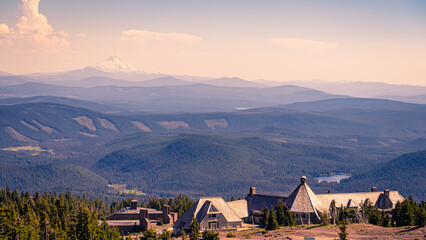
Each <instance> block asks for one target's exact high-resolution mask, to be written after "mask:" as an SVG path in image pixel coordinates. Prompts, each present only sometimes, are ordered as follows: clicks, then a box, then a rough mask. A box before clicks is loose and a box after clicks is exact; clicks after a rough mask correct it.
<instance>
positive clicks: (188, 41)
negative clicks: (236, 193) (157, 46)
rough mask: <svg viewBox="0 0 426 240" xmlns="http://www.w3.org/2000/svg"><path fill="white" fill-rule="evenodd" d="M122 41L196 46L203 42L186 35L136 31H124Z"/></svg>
mask: <svg viewBox="0 0 426 240" xmlns="http://www.w3.org/2000/svg"><path fill="white" fill-rule="evenodd" d="M121 39H122V40H123V41H136V42H138V43H140V44H145V43H152V42H164V43H172V44H185V45H194V44H197V43H199V42H200V41H201V37H198V36H194V35H189V34H184V33H177V32H172V33H162V32H149V31H142V30H136V29H131V30H127V31H122V33H121Z"/></svg>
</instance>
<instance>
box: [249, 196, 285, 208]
mask: <svg viewBox="0 0 426 240" xmlns="http://www.w3.org/2000/svg"><path fill="white" fill-rule="evenodd" d="M245 199H246V200H247V205H248V208H249V210H248V211H253V210H258V211H261V210H262V209H263V205H264V204H265V205H266V207H268V208H271V206H274V207H275V206H277V203H278V200H280V199H282V200H283V202H285V200H286V198H285V197H281V196H269V195H262V194H255V195H252V196H250V195H248V196H247V197H246V198H245Z"/></svg>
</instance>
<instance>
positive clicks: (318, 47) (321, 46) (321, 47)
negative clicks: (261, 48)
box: [269, 38, 338, 52]
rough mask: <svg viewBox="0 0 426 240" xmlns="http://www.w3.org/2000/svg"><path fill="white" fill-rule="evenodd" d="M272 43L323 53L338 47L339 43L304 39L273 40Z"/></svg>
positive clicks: (270, 40)
mask: <svg viewBox="0 0 426 240" xmlns="http://www.w3.org/2000/svg"><path fill="white" fill-rule="evenodd" d="M269 42H270V43H273V44H277V45H281V46H284V47H286V48H292V49H299V50H303V51H306V52H322V51H326V50H329V49H332V48H334V47H336V46H337V45H338V44H337V43H328V42H323V41H316V40H310V39H302V38H272V39H269Z"/></svg>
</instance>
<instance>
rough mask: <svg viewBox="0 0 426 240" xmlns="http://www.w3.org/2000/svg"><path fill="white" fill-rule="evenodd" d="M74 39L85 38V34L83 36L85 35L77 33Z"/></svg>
mask: <svg viewBox="0 0 426 240" xmlns="http://www.w3.org/2000/svg"><path fill="white" fill-rule="evenodd" d="M75 37H76V38H85V37H87V34H85V33H77V34H76V35H75Z"/></svg>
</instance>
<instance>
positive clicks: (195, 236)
mask: <svg viewBox="0 0 426 240" xmlns="http://www.w3.org/2000/svg"><path fill="white" fill-rule="evenodd" d="M189 230H190V234H189V239H190V240H199V239H200V224H199V223H198V220H197V219H196V218H195V217H194V218H192V222H191V225H189Z"/></svg>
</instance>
